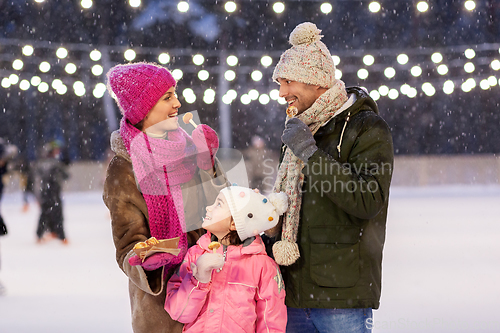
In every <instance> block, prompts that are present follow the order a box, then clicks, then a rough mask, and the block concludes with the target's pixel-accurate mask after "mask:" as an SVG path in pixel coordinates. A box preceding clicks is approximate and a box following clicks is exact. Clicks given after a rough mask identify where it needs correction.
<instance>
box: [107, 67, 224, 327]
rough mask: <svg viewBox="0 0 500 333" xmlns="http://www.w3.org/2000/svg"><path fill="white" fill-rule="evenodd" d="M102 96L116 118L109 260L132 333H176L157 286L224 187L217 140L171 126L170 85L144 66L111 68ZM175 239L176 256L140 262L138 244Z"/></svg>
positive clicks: (163, 72) (162, 73) (205, 130)
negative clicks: (124, 283) (120, 277)
mask: <svg viewBox="0 0 500 333" xmlns="http://www.w3.org/2000/svg"><path fill="white" fill-rule="evenodd" d="M107 77H108V91H109V92H110V94H111V95H112V96H113V97H114V98H115V100H116V102H117V104H118V107H119V109H120V111H121V113H122V115H123V117H122V120H121V122H120V129H119V130H118V131H115V132H113V133H112V134H111V149H112V150H113V151H114V152H115V154H116V155H115V156H114V157H113V159H112V160H111V162H110V164H109V166H108V170H107V175H106V181H105V184H104V193H103V199H104V203H105V204H106V206H107V207H108V209H109V211H110V214H111V223H112V231H113V240H114V243H115V247H116V260H117V262H118V265H119V267H120V268H121V269H122V271H123V272H124V273H125V274H126V275H127V277H128V278H129V293H130V302H131V307H132V326H133V329H134V332H136V333H137V332H148V333H151V332H155V333H156V332H181V330H182V324H180V323H178V322H176V321H174V320H172V319H171V318H170V316H169V315H168V313H167V312H166V311H165V310H164V308H163V306H164V303H165V294H166V292H165V287H164V286H165V281H166V280H168V278H169V277H170V276H171V275H172V273H173V271H174V270H175V269H176V268H177V267H178V265H179V264H180V263H181V262H182V259H183V258H184V255H185V254H186V252H187V249H188V248H189V247H190V246H191V245H193V244H195V243H196V241H197V239H198V238H199V237H200V235H201V230H202V229H200V226H201V224H202V219H201V217H202V216H203V209H204V207H205V206H206V205H207V203H210V202H213V200H214V199H215V198H216V197H217V195H218V193H219V191H220V189H221V188H223V187H225V186H227V184H226V182H227V181H226V178H225V176H224V173H223V171H222V169H221V168H220V166H219V164H218V162H217V159H216V158H215V153H216V152H217V149H218V147H219V140H218V138H217V134H216V133H215V131H214V130H213V129H211V128H210V127H209V126H207V125H199V126H198V127H196V129H195V130H194V131H193V133H192V135H191V136H189V135H188V134H187V133H186V132H185V131H184V130H183V129H182V128H180V127H179V123H178V110H179V108H180V107H181V104H180V102H179V100H178V99H177V95H176V93H175V89H176V84H177V83H176V81H175V79H174V78H173V77H172V74H171V73H170V72H169V71H168V70H167V69H166V68H164V67H161V66H159V65H156V64H152V63H145V62H140V63H133V64H126V65H117V66H115V67H113V68H111V70H110V71H109V72H108V74H107ZM150 237H155V238H156V239H158V240H162V239H170V238H177V237H178V238H179V245H178V248H179V250H180V253H179V254H178V255H173V254H170V253H163V252H157V253H154V254H153V255H151V256H148V257H147V258H146V259H145V260H142V259H141V258H139V257H138V256H137V255H136V254H135V252H134V251H133V248H134V246H135V245H136V244H137V243H138V242H143V241H146V240H147V239H149V238H150Z"/></svg>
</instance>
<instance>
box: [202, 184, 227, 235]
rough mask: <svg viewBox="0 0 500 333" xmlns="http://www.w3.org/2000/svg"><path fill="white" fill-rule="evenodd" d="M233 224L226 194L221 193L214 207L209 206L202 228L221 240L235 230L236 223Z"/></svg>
mask: <svg viewBox="0 0 500 333" xmlns="http://www.w3.org/2000/svg"><path fill="white" fill-rule="evenodd" d="M231 222H232V218H231V211H230V210H229V206H228V204H227V201H226V197H225V196H224V194H222V193H219V195H218V196H217V198H216V199H215V202H214V203H213V205H211V206H207V214H206V216H205V218H204V219H203V224H202V225H201V226H202V227H203V229H205V230H207V231H210V232H211V233H212V234H214V235H216V236H217V238H219V239H221V238H222V237H224V236H225V235H227V234H228V233H229V231H231V230H234V223H231Z"/></svg>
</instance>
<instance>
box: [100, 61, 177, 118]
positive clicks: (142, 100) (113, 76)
mask: <svg viewBox="0 0 500 333" xmlns="http://www.w3.org/2000/svg"><path fill="white" fill-rule="evenodd" d="M107 77H108V85H107V88H108V91H109V93H110V94H111V95H112V96H113V94H114V95H115V96H116V98H115V99H116V102H117V103H118V107H119V108H120V112H121V113H122V114H123V116H124V117H125V118H127V119H128V120H129V121H130V123H132V125H135V124H137V123H138V122H140V121H141V120H142V119H144V117H146V115H147V114H148V113H149V111H151V109H152V108H153V106H155V104H156V103H157V102H158V100H159V99H160V98H161V97H162V96H163V95H164V94H165V93H166V92H167V90H168V89H170V88H171V87H173V86H175V85H176V81H175V79H174V77H173V76H172V74H171V73H170V72H169V71H168V69H166V68H165V67H161V66H159V65H156V64H153V63H146V62H138V63H134V64H125V65H116V66H114V67H113V68H111V69H110V70H109V72H108V73H107Z"/></svg>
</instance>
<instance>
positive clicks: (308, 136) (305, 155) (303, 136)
mask: <svg viewBox="0 0 500 333" xmlns="http://www.w3.org/2000/svg"><path fill="white" fill-rule="evenodd" d="M281 141H283V143H284V144H285V145H287V146H288V148H290V149H291V150H292V152H293V153H294V154H295V156H297V157H298V158H300V159H301V160H302V161H304V163H307V161H308V160H309V158H310V157H311V156H312V154H314V153H315V152H316V150H318V147H317V146H316V141H314V138H313V135H312V133H311V130H310V129H309V127H308V126H307V125H306V124H304V123H303V122H302V121H301V120H299V119H297V118H292V119H290V120H288V121H287V122H286V123H285V130H284V131H283V135H282V136H281Z"/></svg>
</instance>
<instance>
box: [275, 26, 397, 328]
mask: <svg viewBox="0 0 500 333" xmlns="http://www.w3.org/2000/svg"><path fill="white" fill-rule="evenodd" d="M320 32H321V30H318V29H317V28H316V26H315V25H314V24H312V23H308V22H306V23H302V24H299V25H298V26H297V27H296V28H295V29H294V30H293V31H292V33H291V34H290V43H291V44H292V47H291V48H290V49H288V50H287V51H285V52H284V53H283V54H282V56H281V58H280V61H279V63H278V64H277V65H276V68H275V70H274V73H273V80H275V81H276V82H277V83H279V84H280V96H281V97H284V98H285V99H286V101H287V102H288V105H289V108H288V109H287V114H288V116H287V120H286V123H285V129H284V132H283V135H282V137H281V139H282V141H283V149H282V154H281V159H280V166H279V170H278V176H277V179H276V184H275V189H274V191H285V192H286V193H287V194H288V196H289V200H290V201H289V210H288V211H287V213H285V216H284V218H283V221H282V227H281V235H280V237H277V238H278V241H277V242H276V243H274V245H273V256H274V258H275V260H276V262H277V263H278V264H280V265H281V266H282V271H283V275H284V281H285V286H286V293H287V295H286V304H287V306H288V326H287V332H315V331H316V332H370V331H371V327H372V326H373V317H372V309H377V308H378V307H379V300H380V291H381V275H382V273H381V269H382V250H383V245H384V241H385V226H386V218H387V207H388V201H389V186H390V182H391V177H392V168H393V158H394V153H393V146H392V137H391V133H390V129H389V127H388V125H387V124H386V122H385V121H384V120H383V119H382V118H381V117H380V116H379V114H378V108H377V104H376V103H375V102H374V101H373V99H371V98H370V96H369V95H368V94H367V93H366V91H365V90H364V89H362V88H358V87H352V88H345V85H344V82H342V81H341V80H337V79H335V65H334V63H333V61H332V57H331V55H330V52H329V51H328V49H327V47H326V46H325V44H323V43H322V42H321V41H320V39H321V37H322V36H320ZM294 107H295V108H296V109H295V108H294ZM293 109H295V114H294V113H293V112H292V113H289V112H288V111H289V110H293Z"/></svg>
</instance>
